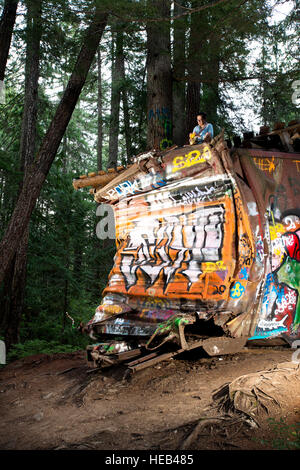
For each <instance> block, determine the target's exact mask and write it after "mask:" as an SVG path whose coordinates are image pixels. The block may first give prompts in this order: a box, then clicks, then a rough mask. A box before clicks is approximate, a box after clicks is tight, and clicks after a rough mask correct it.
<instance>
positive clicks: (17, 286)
mask: <svg viewBox="0 0 300 470" xmlns="http://www.w3.org/2000/svg"><path fill="white" fill-rule="evenodd" d="M26 3H27V31H26V64H25V99H24V110H23V118H22V128H21V142H20V167H21V171H22V172H23V174H24V178H26V172H27V169H28V168H29V165H30V163H31V162H32V160H33V156H34V151H35V140H36V121H37V107H38V79H39V56H40V40H41V31H42V29H41V0H27V2H26ZM21 189H22V184H21V185H20V191H21ZM28 238H29V225H27V227H26V229H25V232H24V234H23V236H22V239H21V242H20V244H19V247H18V249H17V252H16V254H15V257H14V258H13V261H12V267H11V268H10V269H9V276H8V277H9V281H10V282H9V285H7V286H6V288H7V293H8V294H9V295H8V296H7V297H6V304H7V305H6V306H5V312H6V319H5V326H4V331H5V340H6V346H7V348H10V346H11V345H12V344H15V343H18V342H19V330H20V323H21V316H22V312H23V310H24V299H25V286H26V270H27V247H28ZM11 273H13V276H11Z"/></svg>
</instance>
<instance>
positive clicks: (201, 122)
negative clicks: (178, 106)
mask: <svg viewBox="0 0 300 470" xmlns="http://www.w3.org/2000/svg"><path fill="white" fill-rule="evenodd" d="M206 118H207V115H206V113H199V114H198V115H197V122H198V124H197V126H196V127H194V130H193V134H195V140H196V143H197V144H202V142H210V141H211V139H212V138H213V136H214V128H213V126H212V124H210V123H209V122H207V121H206Z"/></svg>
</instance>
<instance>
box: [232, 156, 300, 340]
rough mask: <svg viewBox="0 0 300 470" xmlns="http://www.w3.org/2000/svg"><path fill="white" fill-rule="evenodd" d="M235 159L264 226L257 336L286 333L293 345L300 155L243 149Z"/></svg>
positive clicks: (299, 307)
mask: <svg viewBox="0 0 300 470" xmlns="http://www.w3.org/2000/svg"><path fill="white" fill-rule="evenodd" d="M234 161H235V162H236V163H239V164H240V167H239V169H237V171H238V172H239V173H242V174H243V177H244V178H245V180H246V181H247V182H248V184H249V186H250V187H251V190H252V192H253V194H254V196H255V199H256V201H257V206H258V212H259V215H260V220H261V223H262V224H263V225H264V238H263V237H261V238H259V239H257V240H256V244H257V246H256V253H257V255H258V254H259V253H261V254H262V256H264V257H265V268H264V277H265V282H264V286H263V292H262V298H261V307H260V313H259V317H258V319H257V325H256V328H255V332H254V334H253V336H252V337H251V339H264V338H272V337H276V336H282V337H283V338H285V339H286V340H287V341H288V342H290V343H292V342H293V341H294V340H295V339H296V338H299V336H300V328H299V326H300V299H299V289H300V208H299V199H300V155H299V154H295V153H282V152H267V151H262V150H256V149H255V150H254V149H244V150H241V149H239V150H238V153H237V155H235V158H234ZM257 168H258V169H259V172H260V177H257ZM257 230H258V232H259V229H257ZM257 260H258V256H257Z"/></svg>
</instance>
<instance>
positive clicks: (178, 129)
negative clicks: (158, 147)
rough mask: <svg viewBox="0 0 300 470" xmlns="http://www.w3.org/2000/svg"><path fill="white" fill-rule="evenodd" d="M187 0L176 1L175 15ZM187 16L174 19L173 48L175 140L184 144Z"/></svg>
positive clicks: (185, 135)
mask: <svg viewBox="0 0 300 470" xmlns="http://www.w3.org/2000/svg"><path fill="white" fill-rule="evenodd" d="M185 5H186V1H185V0H177V1H176V2H174V16H176V15H180V14H181V13H183V12H184V11H185V10H184V8H183V7H184V6H185ZM186 18H187V17H186V16H184V17H182V18H179V19H177V20H175V21H174V49H173V61H174V62H173V63H174V65H173V120H172V121H173V142H174V144H177V145H180V146H181V145H183V144H185V143H187V141H188V135H187V133H186V123H185V80H184V77H185V53H186V50H185V49H186V48H185V36H186V29H187V23H186Z"/></svg>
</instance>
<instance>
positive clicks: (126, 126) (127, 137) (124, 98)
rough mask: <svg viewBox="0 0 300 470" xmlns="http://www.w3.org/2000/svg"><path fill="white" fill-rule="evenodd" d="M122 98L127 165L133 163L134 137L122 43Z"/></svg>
mask: <svg viewBox="0 0 300 470" xmlns="http://www.w3.org/2000/svg"><path fill="white" fill-rule="evenodd" d="M120 65H121V81H122V89H121V97H122V103H123V117H124V132H125V145H126V157H127V158H126V164H129V163H131V157H132V136H131V128H130V114H129V104H128V95H127V89H126V72H125V56H124V44H123V41H122V47H121V64H120Z"/></svg>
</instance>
